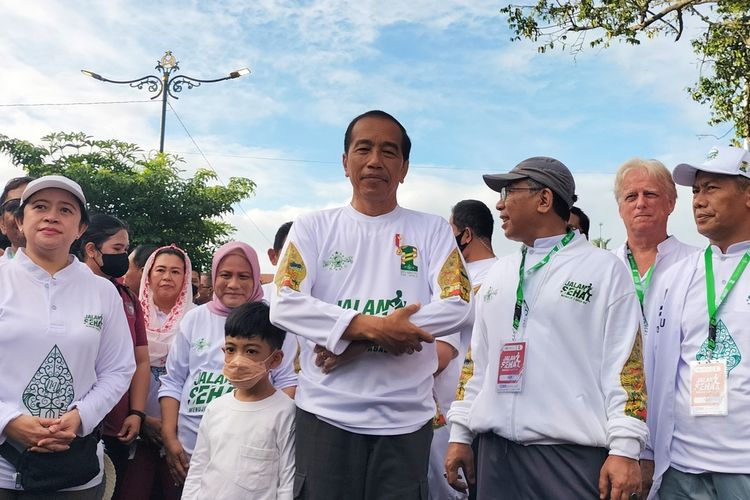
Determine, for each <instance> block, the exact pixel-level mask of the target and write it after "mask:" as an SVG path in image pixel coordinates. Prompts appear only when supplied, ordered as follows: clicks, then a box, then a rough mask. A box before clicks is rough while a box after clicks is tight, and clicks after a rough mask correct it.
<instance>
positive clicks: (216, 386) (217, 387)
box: [159, 304, 297, 455]
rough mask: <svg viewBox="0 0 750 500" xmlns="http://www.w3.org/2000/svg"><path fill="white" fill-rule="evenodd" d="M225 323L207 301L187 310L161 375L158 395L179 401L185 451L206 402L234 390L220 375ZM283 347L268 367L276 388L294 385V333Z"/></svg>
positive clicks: (192, 443)
mask: <svg viewBox="0 0 750 500" xmlns="http://www.w3.org/2000/svg"><path fill="white" fill-rule="evenodd" d="M224 323H226V318H225V317H224V316H219V315H218V314H214V313H212V312H211V311H210V310H209V309H208V305H207V304H203V305H201V306H198V307H196V308H194V309H191V310H190V311H188V312H187V313H186V314H185V316H184V317H183V318H182V321H181V322H180V329H179V332H178V333H177V335H175V338H174V342H173V343H172V347H171V348H170V350H169V356H167V373H166V374H164V375H162V376H161V387H160V388H159V398H163V397H165V396H168V397H171V398H174V399H176V400H177V401H179V402H180V410H179V417H178V421H177V437H178V439H179V440H180V444H182V447H183V448H184V449H185V452H186V453H187V454H188V455H189V454H191V453H192V452H193V447H194V446H195V439H196V437H197V435H198V426H199V424H200V421H201V418H202V417H203V412H204V411H205V409H206V406H207V405H208V404H209V403H210V402H211V401H213V400H214V399H216V398H218V397H220V396H222V395H224V394H226V393H228V392H231V391H232V390H233V388H232V386H231V384H230V383H229V382H228V381H226V380H225V379H224V376H223V375H222V372H223V370H224V353H223V352H222V350H221V348H222V347H224ZM282 350H283V351H284V357H283V359H282V362H281V365H280V366H279V367H278V368H276V369H273V370H271V382H272V383H273V385H274V387H276V388H277V389H283V388H285V387H290V386H293V385H295V384H296V379H297V377H296V374H295V373H294V365H293V363H294V354H296V341H295V339H294V338H293V336H291V335H287V340H285V342H284V349H282ZM287 351H293V352H294V354H291V353H290V354H288V353H287Z"/></svg>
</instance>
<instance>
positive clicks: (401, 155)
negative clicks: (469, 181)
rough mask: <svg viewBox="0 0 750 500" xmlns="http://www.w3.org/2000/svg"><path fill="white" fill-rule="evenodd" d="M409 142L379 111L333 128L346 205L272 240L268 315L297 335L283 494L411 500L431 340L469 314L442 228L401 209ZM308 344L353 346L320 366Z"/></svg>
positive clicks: (432, 362)
mask: <svg viewBox="0 0 750 500" xmlns="http://www.w3.org/2000/svg"><path fill="white" fill-rule="evenodd" d="M410 149H411V141H410V140H409V136H408V135H407V133H406V130H405V129H404V127H403V126H402V125H401V124H400V123H399V122H398V120H396V119H395V118H394V117H393V116H391V115H389V114H387V113H385V112H383V111H369V112H367V113H364V114H362V115H360V116H358V117H357V118H355V119H354V120H352V122H351V123H350V124H349V127H348V128H347V131H346V134H345V136H344V155H343V166H344V173H345V175H346V176H347V177H349V180H350V181H351V184H352V201H351V204H350V205H347V206H344V207H341V208H335V209H329V210H323V211H319V212H313V213H310V214H303V215H300V216H299V217H298V218H297V219H296V220H295V221H294V225H293V226H292V229H291V231H290V233H289V236H288V237H287V242H286V244H285V246H284V250H283V257H282V260H281V263H280V265H279V269H278V271H277V273H276V277H275V280H274V282H275V284H276V290H277V291H276V293H274V294H272V300H271V321H272V322H273V323H274V324H276V325H277V326H279V327H280V328H283V329H285V330H287V331H293V332H294V333H296V334H297V335H298V336H300V343H301V353H300V364H301V367H302V370H301V371H300V373H299V380H298V387H297V395H296V400H295V402H296V403H297V407H298V409H297V428H298V429H300V432H299V433H298V434H297V436H296V439H297V443H296V455H295V456H296V475H295V485H294V491H295V497H296V498H302V499H308V500H318V499H320V500H327V499H330V498H346V499H347V500H358V499H361V500H364V499H376V498H377V499H407V500H408V499H414V500H417V499H423V498H426V496H427V467H428V462H429V454H430V440H431V438H432V417H433V416H434V415H435V402H434V400H433V398H432V387H433V373H434V372H435V370H436V369H437V355H436V352H435V345H434V337H435V336H442V335H448V334H451V333H454V332H456V331H459V330H461V328H463V326H464V325H465V324H466V323H467V322H469V321H470V320H471V318H472V315H473V309H472V304H471V285H470V281H469V277H468V274H467V272H466V269H465V266H464V263H463V259H462V258H461V254H460V252H459V251H458V248H456V242H455V239H454V237H453V233H452V232H451V229H450V226H449V225H448V223H447V222H446V221H445V220H444V219H441V218H440V217H437V216H434V215H428V214H425V213H421V212H415V211H413V210H408V209H405V208H402V207H400V206H399V205H398V203H397V196H396V194H397V190H398V187H399V185H400V184H401V183H402V182H403V181H404V179H405V177H406V173H407V171H408V168H409V152H410ZM315 349H318V350H320V349H323V350H324V351H325V352H326V353H328V354H330V355H332V356H339V355H342V354H344V353H345V352H348V351H349V350H353V351H355V352H358V353H359V354H358V355H356V356H353V357H352V359H350V360H349V361H348V362H347V363H345V364H342V365H340V366H337V367H336V369H335V370H333V371H330V372H329V371H324V370H323V369H322V367H321V366H319V365H316V363H315V361H316V358H317V357H318V356H317V355H316V352H315Z"/></svg>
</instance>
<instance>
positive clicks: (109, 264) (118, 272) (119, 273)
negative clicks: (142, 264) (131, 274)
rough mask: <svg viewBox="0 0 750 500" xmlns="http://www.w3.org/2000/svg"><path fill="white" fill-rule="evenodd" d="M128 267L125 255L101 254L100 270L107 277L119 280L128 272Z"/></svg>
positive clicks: (126, 255)
mask: <svg viewBox="0 0 750 500" xmlns="http://www.w3.org/2000/svg"><path fill="white" fill-rule="evenodd" d="M129 265H130V262H129V261H128V254H127V253H103V254H102V265H101V267H100V269H101V270H102V272H103V273H104V274H106V275H107V276H110V277H112V278H121V277H123V276H125V273H126V272H128V266H129Z"/></svg>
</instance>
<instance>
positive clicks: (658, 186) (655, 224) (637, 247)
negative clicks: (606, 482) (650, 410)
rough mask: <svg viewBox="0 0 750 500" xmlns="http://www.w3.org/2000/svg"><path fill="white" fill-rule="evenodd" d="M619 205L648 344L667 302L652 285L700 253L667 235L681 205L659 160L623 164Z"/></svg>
mask: <svg viewBox="0 0 750 500" xmlns="http://www.w3.org/2000/svg"><path fill="white" fill-rule="evenodd" d="M615 199H616V200H617V205H618V209H619V212H620V217H621V218H622V222H623V223H624V224H625V231H626V232H627V235H628V239H627V241H625V243H623V244H622V246H620V247H619V248H617V249H616V250H615V255H617V257H619V258H620V260H621V261H622V262H623V264H624V265H625V266H626V267H627V269H628V271H630V273H631V276H632V278H633V285H634V286H635V291H636V295H637V296H638V301H639V302H640V304H641V312H642V313H643V321H642V325H641V330H642V332H643V336H644V339H645V338H646V336H647V335H648V322H647V321H646V319H645V318H648V314H649V313H650V312H651V311H652V310H656V308H657V307H658V306H659V302H660V300H661V298H662V297H660V296H658V295H657V294H653V293H649V288H651V287H652V286H651V285H652V283H655V282H656V281H658V278H659V277H660V276H661V275H663V274H664V271H665V270H666V269H667V268H668V267H669V266H671V265H672V264H674V263H675V262H677V261H679V260H681V259H684V258H685V257H687V256H688V255H690V254H693V253H695V252H697V251H698V248H697V247H693V246H690V245H687V244H685V243H682V242H681V241H679V240H678V239H677V238H676V237H675V236H670V235H669V234H668V233H667V221H668V219H669V216H670V215H671V213H672V211H673V210H674V207H675V203H676V201H677V189H676V188H675V183H674V181H673V180H672V174H671V173H670V172H669V170H667V167H665V166H664V164H663V163H661V162H660V161H658V160H644V159H641V158H632V159H630V160H628V161H626V162H625V163H623V164H622V165H621V166H620V168H619V169H618V170H617V174H616V176H615ZM644 344H645V345H644V349H645V350H646V353H645V354H644V370H645V372H646V388H647V393H649V394H650V392H651V391H650V387H649V386H650V384H651V370H652V367H651V366H649V359H651V356H649V355H648V352H647V351H648V349H649V345H650V344H649V342H648V341H644ZM653 468H654V462H653V454H652V452H651V451H650V450H649V449H648V448H647V449H646V450H645V452H644V454H643V455H642V457H641V469H642V470H641V476H642V479H643V482H644V484H643V491H644V492H647V491H648V489H649V487H650V486H651V478H652V477H653Z"/></svg>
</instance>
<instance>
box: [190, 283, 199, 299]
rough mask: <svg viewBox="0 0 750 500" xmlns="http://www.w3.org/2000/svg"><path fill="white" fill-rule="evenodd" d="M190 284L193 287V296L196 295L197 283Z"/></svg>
mask: <svg viewBox="0 0 750 500" xmlns="http://www.w3.org/2000/svg"><path fill="white" fill-rule="evenodd" d="M190 286H192V287H193V297H195V296H196V295H198V285H193V284H192V283H191V284H190Z"/></svg>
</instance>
